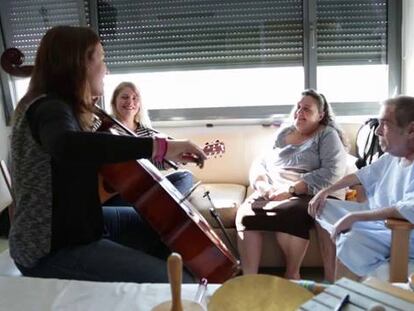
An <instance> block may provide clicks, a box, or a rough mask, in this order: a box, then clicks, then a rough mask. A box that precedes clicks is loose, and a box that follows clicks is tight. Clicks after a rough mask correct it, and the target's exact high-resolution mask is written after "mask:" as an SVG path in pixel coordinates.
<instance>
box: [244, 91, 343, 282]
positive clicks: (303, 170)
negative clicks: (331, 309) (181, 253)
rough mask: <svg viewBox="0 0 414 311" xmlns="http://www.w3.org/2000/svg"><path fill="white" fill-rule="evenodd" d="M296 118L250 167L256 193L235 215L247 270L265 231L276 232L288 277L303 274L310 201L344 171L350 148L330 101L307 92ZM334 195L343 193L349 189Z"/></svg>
mask: <svg viewBox="0 0 414 311" xmlns="http://www.w3.org/2000/svg"><path fill="white" fill-rule="evenodd" d="M291 116H292V118H293V120H292V124H291V125H289V126H285V127H282V128H281V130H280V131H279V132H278V134H277V137H276V141H275V144H274V147H273V150H272V152H270V153H269V154H267V155H266V156H265V157H263V158H262V159H260V161H257V162H256V163H255V164H254V165H253V166H252V167H251V171H250V184H251V186H252V187H253V188H254V189H255V192H254V193H253V194H252V195H251V196H250V197H248V198H247V200H246V201H245V202H244V203H243V204H242V205H241V206H240V208H239V209H238V211H237V216H236V227H237V231H238V245H239V251H240V256H241V263H242V268H243V273H245V274H251V273H257V272H258V268H259V262H260V258H261V251H262V248H261V245H262V239H263V236H262V235H263V233H262V231H272V232H276V240H277V243H278V244H279V246H280V248H281V249H282V252H283V254H284V256H285V262H286V273H285V277H286V278H289V279H299V278H300V275H299V268H300V265H301V263H302V260H303V257H304V255H305V252H306V249H307V247H308V244H309V230H310V229H311V227H312V226H313V223H314V222H313V219H312V218H311V217H310V216H309V215H308V212H307V207H308V202H309V200H310V199H311V198H312V195H313V194H315V193H316V192H317V191H318V190H320V189H322V188H324V187H326V186H328V185H330V184H332V183H333V182H335V181H336V180H338V179H340V178H341V177H342V176H343V175H344V174H345V162H346V152H345V148H344V143H343V138H342V132H341V131H340V130H339V129H338V128H337V126H336V125H335V122H334V120H333V115H332V112H331V108H330V105H329V103H328V102H327V101H326V99H325V97H324V96H323V95H322V94H319V93H317V92H316V91H314V90H306V91H304V92H302V98H301V99H300V100H299V102H298V103H297V104H296V105H295V106H294V108H293V110H292V114H291ZM334 196H335V197H338V198H343V197H344V193H343V192H342V193H336V194H334Z"/></svg>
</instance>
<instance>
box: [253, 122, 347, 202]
mask: <svg viewBox="0 0 414 311" xmlns="http://www.w3.org/2000/svg"><path fill="white" fill-rule="evenodd" d="M293 130H294V127H293V126H289V127H285V128H281V129H280V131H279V132H278V134H277V137H276V141H275V145H274V148H273V150H272V151H270V152H269V153H268V154H266V155H265V156H264V157H262V158H261V160H260V161H259V162H257V163H256V164H255V165H253V166H252V169H251V172H250V176H251V179H253V178H252V177H253V176H257V175H259V174H265V175H267V176H268V177H269V179H270V181H271V182H272V183H273V184H274V185H275V186H276V187H277V186H278V185H282V184H285V185H286V184H288V185H289V184H293V183H294V182H295V181H297V180H303V181H304V182H305V183H306V184H307V185H308V193H309V194H316V193H317V192H318V191H319V190H321V189H322V188H325V187H328V186H330V185H332V184H333V183H335V182H336V181H337V180H339V179H340V178H342V177H343V176H344V175H345V171H346V151H345V148H344V146H343V144H342V142H341V140H340V138H339V135H338V132H337V131H336V130H335V129H334V128H332V127H330V126H326V127H324V128H322V129H321V130H319V131H318V132H316V133H315V135H314V136H312V137H311V138H310V139H308V140H306V141H305V142H303V143H302V144H298V145H292V144H287V143H286V136H287V135H288V134H289V133H291V132H292V131H293ZM344 195H345V193H344V191H340V192H337V193H335V194H334V196H336V197H338V198H341V199H342V198H344Z"/></svg>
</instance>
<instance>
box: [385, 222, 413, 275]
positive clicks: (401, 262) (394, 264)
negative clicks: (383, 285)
mask: <svg viewBox="0 0 414 311" xmlns="http://www.w3.org/2000/svg"><path fill="white" fill-rule="evenodd" d="M385 226H387V228H389V229H391V230H392V233H391V255H390V275H389V281H390V282H407V276H408V254H409V246H410V244H409V239H410V232H411V230H412V229H414V224H412V223H410V222H408V221H406V220H403V219H394V218H389V219H387V220H385Z"/></svg>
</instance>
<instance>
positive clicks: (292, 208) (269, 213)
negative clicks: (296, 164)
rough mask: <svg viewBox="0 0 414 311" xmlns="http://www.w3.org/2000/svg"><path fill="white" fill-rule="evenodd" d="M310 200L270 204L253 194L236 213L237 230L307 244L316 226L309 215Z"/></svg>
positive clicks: (296, 198) (304, 197)
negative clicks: (279, 234) (268, 233)
mask: <svg viewBox="0 0 414 311" xmlns="http://www.w3.org/2000/svg"><path fill="white" fill-rule="evenodd" d="M311 199H312V196H310V195H301V196H295V197H292V198H290V199H289V200H284V201H269V200H266V199H264V198H263V197H258V195H257V194H253V195H251V196H250V197H249V198H248V199H247V200H246V201H245V202H244V203H243V204H242V205H241V206H240V207H239V209H238V211H237V216H236V227H237V230H238V231H278V232H284V233H288V234H291V235H294V236H297V237H300V238H302V239H307V240H308V239H309V230H310V229H311V228H312V226H313V224H314V219H313V218H312V217H311V216H309V214H308V203H309V201H310V200H311Z"/></svg>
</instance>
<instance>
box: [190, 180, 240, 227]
mask: <svg viewBox="0 0 414 311" xmlns="http://www.w3.org/2000/svg"><path fill="white" fill-rule="evenodd" d="M207 191H208V192H209V195H210V198H211V201H212V203H213V205H214V207H215V208H216V209H217V212H218V215H219V216H220V219H221V221H222V222H223V225H224V227H226V228H234V227H235V225H234V220H235V217H236V211H237V207H238V206H239V205H240V204H241V203H242V202H243V201H244V198H245V197H246V187H245V186H243V185H238V184H218V183H217V184H202V185H200V186H198V188H197V189H196V190H195V191H194V192H193V194H192V195H191V196H190V198H189V201H190V202H191V203H192V204H193V205H194V206H195V207H196V208H197V210H198V211H200V212H201V214H202V215H203V216H204V218H205V219H206V220H207V221H208V223H209V224H210V225H211V226H212V227H213V228H218V227H219V225H218V223H217V221H216V220H215V219H214V218H213V216H212V215H211V214H210V207H211V203H210V201H209V200H208V199H207V198H206V197H203V196H204V194H205V193H206V192H207Z"/></svg>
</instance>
